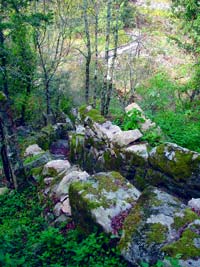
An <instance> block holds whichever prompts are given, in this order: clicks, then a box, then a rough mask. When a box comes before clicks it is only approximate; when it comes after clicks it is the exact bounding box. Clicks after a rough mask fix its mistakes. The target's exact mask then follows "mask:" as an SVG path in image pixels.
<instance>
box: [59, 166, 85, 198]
mask: <svg viewBox="0 0 200 267" xmlns="http://www.w3.org/2000/svg"><path fill="white" fill-rule="evenodd" d="M88 177H89V174H88V173H87V172H83V171H78V170H74V171H71V172H69V173H67V174H66V175H65V176H64V177H63V179H62V180H61V182H60V183H59V184H58V187H57V189H56V195H57V196H58V197H60V196H62V195H66V194H68V193H69V186H70V184H71V183H72V182H74V181H79V180H83V181H85V180H87V178H88Z"/></svg>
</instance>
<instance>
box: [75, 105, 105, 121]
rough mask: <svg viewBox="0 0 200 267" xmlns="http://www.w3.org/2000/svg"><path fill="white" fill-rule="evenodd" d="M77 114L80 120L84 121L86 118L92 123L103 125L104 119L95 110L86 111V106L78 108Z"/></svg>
mask: <svg viewBox="0 0 200 267" xmlns="http://www.w3.org/2000/svg"><path fill="white" fill-rule="evenodd" d="M79 113H80V115H81V118H82V119H83V120H84V119H85V118H86V117H89V118H91V119H92V120H93V121H94V122H98V123H104V122H105V121H106V119H105V118H104V117H103V116H102V115H101V114H100V112H99V111H98V110H96V109H91V110H89V111H87V106H86V105H84V106H81V107H80V108H79Z"/></svg>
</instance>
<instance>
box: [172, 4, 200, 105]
mask: <svg viewBox="0 0 200 267" xmlns="http://www.w3.org/2000/svg"><path fill="white" fill-rule="evenodd" d="M172 10H173V13H174V15H175V16H176V17H177V18H179V19H181V20H182V25H181V26H182V32H183V33H184V34H185V36H187V38H182V37H180V38H177V37H175V38H173V39H175V40H176V41H177V42H178V44H179V45H180V46H181V47H183V48H184V49H185V50H186V51H188V52H190V53H192V54H193V55H194V58H195V61H196V64H195V76H194V79H193V88H194V89H193V91H192V94H191V95H190V100H191V101H193V100H194V98H195V97H196V96H199V94H200V82H199V81H200V80H199V77H200V2H199V1H198V0H191V1H189V0H173V5H172ZM185 36H184V37H185Z"/></svg>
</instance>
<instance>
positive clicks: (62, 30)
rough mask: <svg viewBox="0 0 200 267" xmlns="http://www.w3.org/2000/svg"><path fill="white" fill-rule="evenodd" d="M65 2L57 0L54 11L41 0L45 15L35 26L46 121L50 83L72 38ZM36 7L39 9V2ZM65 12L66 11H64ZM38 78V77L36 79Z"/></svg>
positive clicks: (49, 118) (50, 111) (48, 115)
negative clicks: (41, 21)
mask: <svg viewBox="0 0 200 267" xmlns="http://www.w3.org/2000/svg"><path fill="white" fill-rule="evenodd" d="M65 4H66V3H65V2H64V3H63V1H61V0H57V1H56V3H55V4H54V5H53V6H51V7H54V13H53V14H52V13H51V9H50V7H49V5H48V3H47V2H46V1H43V6H42V7H43V13H44V14H45V15H46V20H44V22H43V24H42V27H41V25H38V27H36V28H35V32H34V37H35V45H36V48H37V51H38V59H39V72H38V76H39V77H40V78H41V80H42V84H43V87H44V92H45V99H46V115H45V116H46V120H47V123H49V122H51V120H52V118H51V117H52V113H53V112H52V107H51V84H52V82H53V80H54V78H55V75H56V74H57V71H58V70H59V67H60V66H61V65H62V63H63V61H64V59H65V58H66V57H67V55H68V54H69V51H70V48H71V44H72V40H71V33H72V28H71V24H70V21H69V19H68V12H69V10H70V9H68V6H66V7H65ZM38 5H39V6H37V8H38V9H39V10H40V9H41V6H40V5H41V3H39V4H38ZM65 12H66V13H65ZM38 80H40V79H38Z"/></svg>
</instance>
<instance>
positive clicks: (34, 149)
mask: <svg viewBox="0 0 200 267" xmlns="http://www.w3.org/2000/svg"><path fill="white" fill-rule="evenodd" d="M43 152H44V150H42V149H41V148H40V147H39V146H38V145H37V144H34V145H30V146H28V147H27V148H26V150H25V152H24V157H29V156H35V155H38V154H41V153H43Z"/></svg>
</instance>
